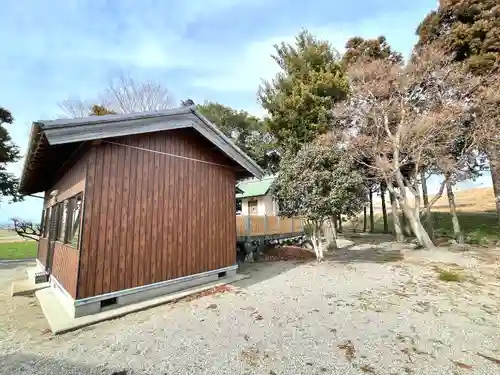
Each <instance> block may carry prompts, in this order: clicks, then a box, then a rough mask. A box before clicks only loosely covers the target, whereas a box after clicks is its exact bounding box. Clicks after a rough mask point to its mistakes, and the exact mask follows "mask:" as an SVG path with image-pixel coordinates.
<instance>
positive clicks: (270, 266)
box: [233, 260, 310, 288]
mask: <svg viewBox="0 0 500 375" xmlns="http://www.w3.org/2000/svg"><path fill="white" fill-rule="evenodd" d="M309 262H310V261H303V260H302V261H298V260H287V261H258V262H255V263H253V262H249V263H243V264H241V265H240V266H239V269H238V273H241V274H245V275H248V276H250V277H249V278H247V279H243V280H240V281H238V282H235V283H233V284H234V285H235V286H237V287H240V288H246V287H248V286H251V285H254V284H258V283H261V282H263V281H266V280H268V279H272V278H273V277H276V276H279V275H281V274H283V273H285V272H288V271H290V270H291V269H294V268H296V267H300V266H301V265H303V264H307V263H309Z"/></svg>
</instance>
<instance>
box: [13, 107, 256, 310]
mask: <svg viewBox="0 0 500 375" xmlns="http://www.w3.org/2000/svg"><path fill="white" fill-rule="evenodd" d="M250 176H255V177H258V178H260V177H262V176H263V171H262V170H261V168H259V166H258V165H257V164H256V163H255V162H254V161H253V160H252V159H250V158H249V157H248V156H247V155H245V154H244V153H243V152H242V151H241V150H240V149H239V148H238V147H236V146H235V145H234V144H233V143H232V142H231V141H230V140H229V139H228V138H227V137H226V136H224V134H223V133H222V132H221V131H220V130H218V129H217V127H216V126H214V125H213V124H212V123H210V122H209V121H208V120H207V119H206V118H204V117H203V116H201V115H200V114H199V113H198V112H196V110H194V109H193V108H191V107H185V108H177V109H172V110H167V111H160V112H148V113H137V114H130V115H108V116H99V117H97V116H94V117H88V118H81V119H64V120H55V121H39V122H35V123H34V124H33V126H32V129H31V134H30V140H29V149H28V154H27V156H26V161H25V165H24V170H23V173H22V177H21V182H20V191H21V193H23V194H33V193H38V192H45V199H44V206H43V214H42V236H41V238H40V242H39V247H38V255H37V264H38V267H39V268H40V271H43V272H46V274H47V275H48V277H49V281H50V284H51V286H52V287H53V289H54V293H56V294H57V295H58V298H59V300H60V301H61V303H62V305H63V306H64V307H65V308H66V310H67V311H68V312H69V313H70V315H72V316H74V317H78V316H82V315H87V314H93V313H96V312H99V311H101V309H102V308H104V307H105V306H108V305H117V306H119V305H123V304H128V303H133V302H136V301H140V300H144V299H148V298H152V297H155V296H158V295H162V294H166V293H170V292H173V291H177V290H180V289H184V288H187V287H191V286H194V285H198V284H202V283H206V282H209V281H213V280H216V279H218V278H219V277H224V276H227V275H230V274H232V273H235V272H236V268H237V265H236V251H235V242H236V221H235V215H236V212H235V185H236V181H237V179H241V178H246V177H250Z"/></svg>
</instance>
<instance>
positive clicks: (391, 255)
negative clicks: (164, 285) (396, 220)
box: [0, 237, 500, 375]
mask: <svg viewBox="0 0 500 375" xmlns="http://www.w3.org/2000/svg"><path fill="white" fill-rule="evenodd" d="M344 246H345V247H344V248H343V249H340V250H338V251H336V252H335V253H331V254H329V255H328V259H327V260H326V261H325V262H323V263H320V264H318V263H316V262H315V261H309V262H305V261H286V262H284V261H281V262H280V261H278V262H276V261H275V262H262V263H256V264H245V265H243V266H242V267H241V272H244V273H247V274H249V275H250V278H248V279H245V280H242V281H240V282H238V283H237V284H235V285H234V287H233V289H232V290H229V291H226V292H225V293H221V294H218V295H209V296H204V297H202V298H198V299H194V300H189V301H181V302H178V303H176V304H171V305H164V306H159V307H156V308H152V309H149V310H146V311H142V312H139V313H135V314H130V315H128V316H125V317H123V318H120V319H116V320H113V321H109V322H104V323H101V324H99V325H96V326H92V327H87V328H84V329H81V330H78V331H75V332H70V333H68V334H65V335H61V336H52V334H51V333H50V331H49V330H48V325H47V323H46V321H45V319H44V317H43V314H42V312H41V310H40V308H39V306H38V303H37V300H36V298H34V297H16V298H11V297H10V296H9V288H10V283H11V282H12V281H13V280H15V279H19V278H23V277H24V274H23V268H24V266H23V267H21V266H19V265H15V264H9V265H5V264H4V265H0V306H1V311H2V319H1V321H0V373H5V374H56V373H57V374H110V375H111V374H113V373H115V372H118V371H124V372H123V373H122V374H125V373H126V374H127V375H131V374H271V375H272V374H274V375H278V374H339V375H340V374H342V375H345V374H347V375H349V374H378V375H381V374H388V375H389V374H390V375H395V374H403V375H404V374H426V375H427V374H499V373H500V251H498V250H486V249H485V250H474V251H470V252H467V253H454V252H450V251H446V250H443V249H441V250H437V251H434V252H429V251H422V250H410V249H408V248H406V247H404V246H401V245H400V244H395V243H392V242H384V238H382V237H377V238H376V239H372V240H370V239H367V238H360V239H356V240H355V242H348V241H345V243H344ZM440 270H447V271H452V272H454V273H456V274H458V275H460V280H461V281H460V282H445V281H440V280H439V279H438V274H439V272H440Z"/></svg>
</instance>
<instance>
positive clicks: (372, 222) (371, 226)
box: [369, 189, 375, 233]
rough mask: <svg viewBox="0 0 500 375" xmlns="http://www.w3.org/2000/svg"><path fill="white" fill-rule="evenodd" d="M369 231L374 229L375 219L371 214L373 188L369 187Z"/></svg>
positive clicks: (371, 231)
mask: <svg viewBox="0 0 500 375" xmlns="http://www.w3.org/2000/svg"><path fill="white" fill-rule="evenodd" d="M369 194H370V196H369V198H370V233H373V232H374V231H375V219H374V215H373V190H372V189H370V193H369Z"/></svg>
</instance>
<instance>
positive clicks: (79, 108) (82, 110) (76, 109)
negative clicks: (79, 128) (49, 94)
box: [58, 98, 92, 118]
mask: <svg viewBox="0 0 500 375" xmlns="http://www.w3.org/2000/svg"><path fill="white" fill-rule="evenodd" d="M58 105H59V109H60V110H61V111H62V112H63V114H64V115H65V116H68V117H71V118H79V117H86V116H88V115H89V112H90V111H91V108H92V104H91V103H90V102H89V101H86V100H82V99H78V98H70V99H66V100H63V101H62V102H59V103H58Z"/></svg>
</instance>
